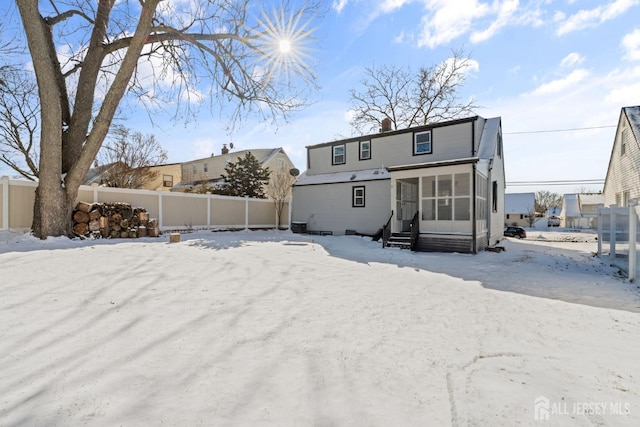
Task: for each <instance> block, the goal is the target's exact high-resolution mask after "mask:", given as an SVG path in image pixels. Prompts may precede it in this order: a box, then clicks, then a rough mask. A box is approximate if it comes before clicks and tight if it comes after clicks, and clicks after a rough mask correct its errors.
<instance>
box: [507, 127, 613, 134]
mask: <svg viewBox="0 0 640 427" xmlns="http://www.w3.org/2000/svg"><path fill="white" fill-rule="evenodd" d="M614 127H617V125H607V126H592V127H586V128H570V129H552V130H530V131H521V132H503V135H524V134H529V133H551V132H572V131H576V130H592V129H605V128H614Z"/></svg>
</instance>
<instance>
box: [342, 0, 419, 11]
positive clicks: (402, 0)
mask: <svg viewBox="0 0 640 427" xmlns="http://www.w3.org/2000/svg"><path fill="white" fill-rule="evenodd" d="M343 1H344V0H343ZM407 3H411V0H384V1H383V2H382V4H381V5H380V10H381V11H382V12H384V13H389V12H393V11H394V10H396V9H400V8H401V7H402V6H404V5H405V4H407Z"/></svg>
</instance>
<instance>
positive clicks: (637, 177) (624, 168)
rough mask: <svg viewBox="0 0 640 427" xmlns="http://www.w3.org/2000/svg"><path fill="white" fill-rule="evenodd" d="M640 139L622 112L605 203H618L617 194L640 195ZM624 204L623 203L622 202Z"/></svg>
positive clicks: (605, 191)
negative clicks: (623, 132)
mask: <svg viewBox="0 0 640 427" xmlns="http://www.w3.org/2000/svg"><path fill="white" fill-rule="evenodd" d="M623 129H626V132H625V134H626V138H625V142H626V149H625V154H624V155H622V154H621V145H622V130H623ZM639 143H640V141H636V140H635V138H634V135H633V132H632V130H631V126H630V124H629V122H628V120H627V117H626V116H625V114H624V113H622V114H620V119H619V121H618V129H617V131H616V137H615V140H614V143H613V149H612V150H611V158H610V160H609V169H608V170H607V179H606V182H605V186H604V204H605V206H611V205H614V204H616V194H620V195H622V193H624V192H625V191H628V192H629V198H631V199H633V198H637V197H640V173H639V171H640V146H639ZM621 204H623V203H621Z"/></svg>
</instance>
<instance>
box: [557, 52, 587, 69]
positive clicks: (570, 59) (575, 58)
mask: <svg viewBox="0 0 640 427" xmlns="http://www.w3.org/2000/svg"><path fill="white" fill-rule="evenodd" d="M583 62H584V56H582V55H580V54H579V53H578V52H571V53H570V54H569V55H567V56H565V57H564V58H563V59H562V61H561V62H560V68H571V67H573V66H574V65H579V64H582V63H583Z"/></svg>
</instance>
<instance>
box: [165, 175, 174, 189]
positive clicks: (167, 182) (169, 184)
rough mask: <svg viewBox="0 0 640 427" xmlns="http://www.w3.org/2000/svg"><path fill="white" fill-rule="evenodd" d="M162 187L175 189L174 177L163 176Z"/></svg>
mask: <svg viewBox="0 0 640 427" xmlns="http://www.w3.org/2000/svg"><path fill="white" fill-rule="evenodd" d="M162 186H163V187H173V175H162Z"/></svg>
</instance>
